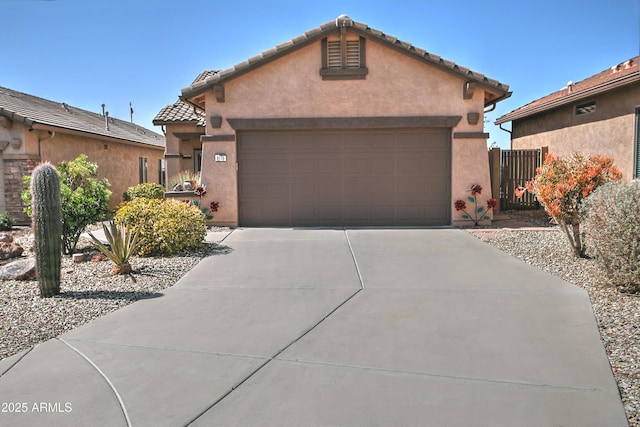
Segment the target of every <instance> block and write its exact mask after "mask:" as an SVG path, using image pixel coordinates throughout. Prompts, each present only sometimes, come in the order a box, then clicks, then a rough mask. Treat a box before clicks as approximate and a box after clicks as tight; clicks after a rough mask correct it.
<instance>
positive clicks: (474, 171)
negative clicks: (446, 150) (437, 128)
mask: <svg viewBox="0 0 640 427" xmlns="http://www.w3.org/2000/svg"><path fill="white" fill-rule="evenodd" d="M451 149H452V160H451V161H452V177H451V181H452V183H451V199H452V200H451V217H452V218H451V220H452V223H453V225H473V221H472V220H465V219H463V218H462V215H463V213H462V212H461V211H456V210H455V209H454V207H453V204H454V203H455V201H456V200H459V199H460V200H464V201H465V202H466V204H467V207H468V208H469V209H467V212H469V213H470V214H471V215H472V216H473V215H474V214H475V213H474V212H473V209H474V208H475V206H474V205H472V203H470V202H469V200H468V199H467V197H469V196H471V193H470V191H469V190H470V188H471V186H472V185H474V184H478V185H480V186H481V187H482V193H481V194H480V195H478V196H477V200H478V207H485V206H486V204H487V200H489V199H490V198H492V197H493V196H492V194H491V178H490V174H489V156H488V153H487V139H486V137H485V136H484V134H474V133H464V134H463V133H458V134H456V132H454V134H453V142H452V148H451ZM486 215H488V216H489V218H491V219H493V210H490V211H489V212H488V213H487V214H486ZM483 216H484V215H483ZM480 224H481V225H489V224H491V220H489V221H482V222H480Z"/></svg>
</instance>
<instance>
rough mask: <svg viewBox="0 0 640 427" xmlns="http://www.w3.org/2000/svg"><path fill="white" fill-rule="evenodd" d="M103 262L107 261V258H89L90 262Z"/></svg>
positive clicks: (100, 255)
mask: <svg viewBox="0 0 640 427" xmlns="http://www.w3.org/2000/svg"><path fill="white" fill-rule="evenodd" d="M103 261H109V258H107V257H106V256H104V255H102V254H97V255H94V256H93V257H91V262H103Z"/></svg>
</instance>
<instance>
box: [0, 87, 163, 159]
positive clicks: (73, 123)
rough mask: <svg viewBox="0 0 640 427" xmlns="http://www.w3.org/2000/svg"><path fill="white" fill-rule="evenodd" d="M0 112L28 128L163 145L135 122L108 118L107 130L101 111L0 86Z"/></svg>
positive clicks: (152, 134)
mask: <svg viewBox="0 0 640 427" xmlns="http://www.w3.org/2000/svg"><path fill="white" fill-rule="evenodd" d="M0 115H2V116H6V117H8V118H10V119H12V120H17V121H19V122H22V123H24V124H26V125H27V126H30V127H32V126H37V125H45V126H52V127H56V128H60V129H69V130H74V131H79V132H86V133H89V134H93V135H101V136H107V137H110V138H116V139H120V140H125V141H132V142H138V143H141V144H148V145H154V146H158V147H164V136H162V135H160V134H158V133H155V132H153V131H151V130H149V129H146V128H143V127H142V126H139V125H136V124H135V123H130V122H126V121H124V120H119V119H115V118H111V117H110V118H109V130H107V129H106V126H105V118H104V116H102V115H101V114H98V113H92V112H90V111H86V110H81V109H80V108H76V107H73V106H71V105H68V104H65V103H59V102H54V101H49V100H47V99H43V98H39V97H37V96H33V95H28V94H26V93H22V92H17V91H15V90H11V89H7V88H4V87H0Z"/></svg>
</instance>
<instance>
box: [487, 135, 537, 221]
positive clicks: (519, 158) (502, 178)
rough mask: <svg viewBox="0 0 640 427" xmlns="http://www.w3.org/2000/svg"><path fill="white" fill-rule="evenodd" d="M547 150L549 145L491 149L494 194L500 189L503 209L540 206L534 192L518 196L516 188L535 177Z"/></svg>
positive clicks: (501, 207)
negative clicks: (536, 147)
mask: <svg viewBox="0 0 640 427" xmlns="http://www.w3.org/2000/svg"><path fill="white" fill-rule="evenodd" d="M547 150H548V149H547V147H543V148H540V149H533V150H500V149H499V148H494V149H492V150H491V152H490V155H489V159H490V167H491V171H492V174H491V175H492V176H491V183H492V189H493V190H494V194H497V193H498V191H499V194H500V209H501V210H504V209H538V208H539V207H540V204H539V203H538V202H537V201H536V198H535V196H534V195H533V194H531V193H529V192H526V193H525V194H524V195H523V196H522V197H520V198H518V197H516V195H515V190H516V188H517V187H519V186H521V185H524V184H525V183H526V182H527V181H530V180H532V179H533V178H534V177H535V175H536V169H537V168H538V167H540V166H541V165H542V159H543V158H544V156H545V155H546V153H547ZM498 165H499V166H498ZM498 184H499V190H498ZM497 190H498V191H497ZM494 197H495V196H494Z"/></svg>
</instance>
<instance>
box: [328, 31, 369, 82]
mask: <svg viewBox="0 0 640 427" xmlns="http://www.w3.org/2000/svg"><path fill="white" fill-rule="evenodd" d="M351 37H353V36H351ZM365 60H366V57H365V39H364V37H359V38H357V39H347V36H346V35H345V34H344V33H343V34H340V38H339V39H332V40H329V39H323V40H322V69H321V70H320V75H321V76H322V79H323V80H354V79H359V80H360V79H365V78H366V75H367V73H368V70H367V67H366V61H365Z"/></svg>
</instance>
